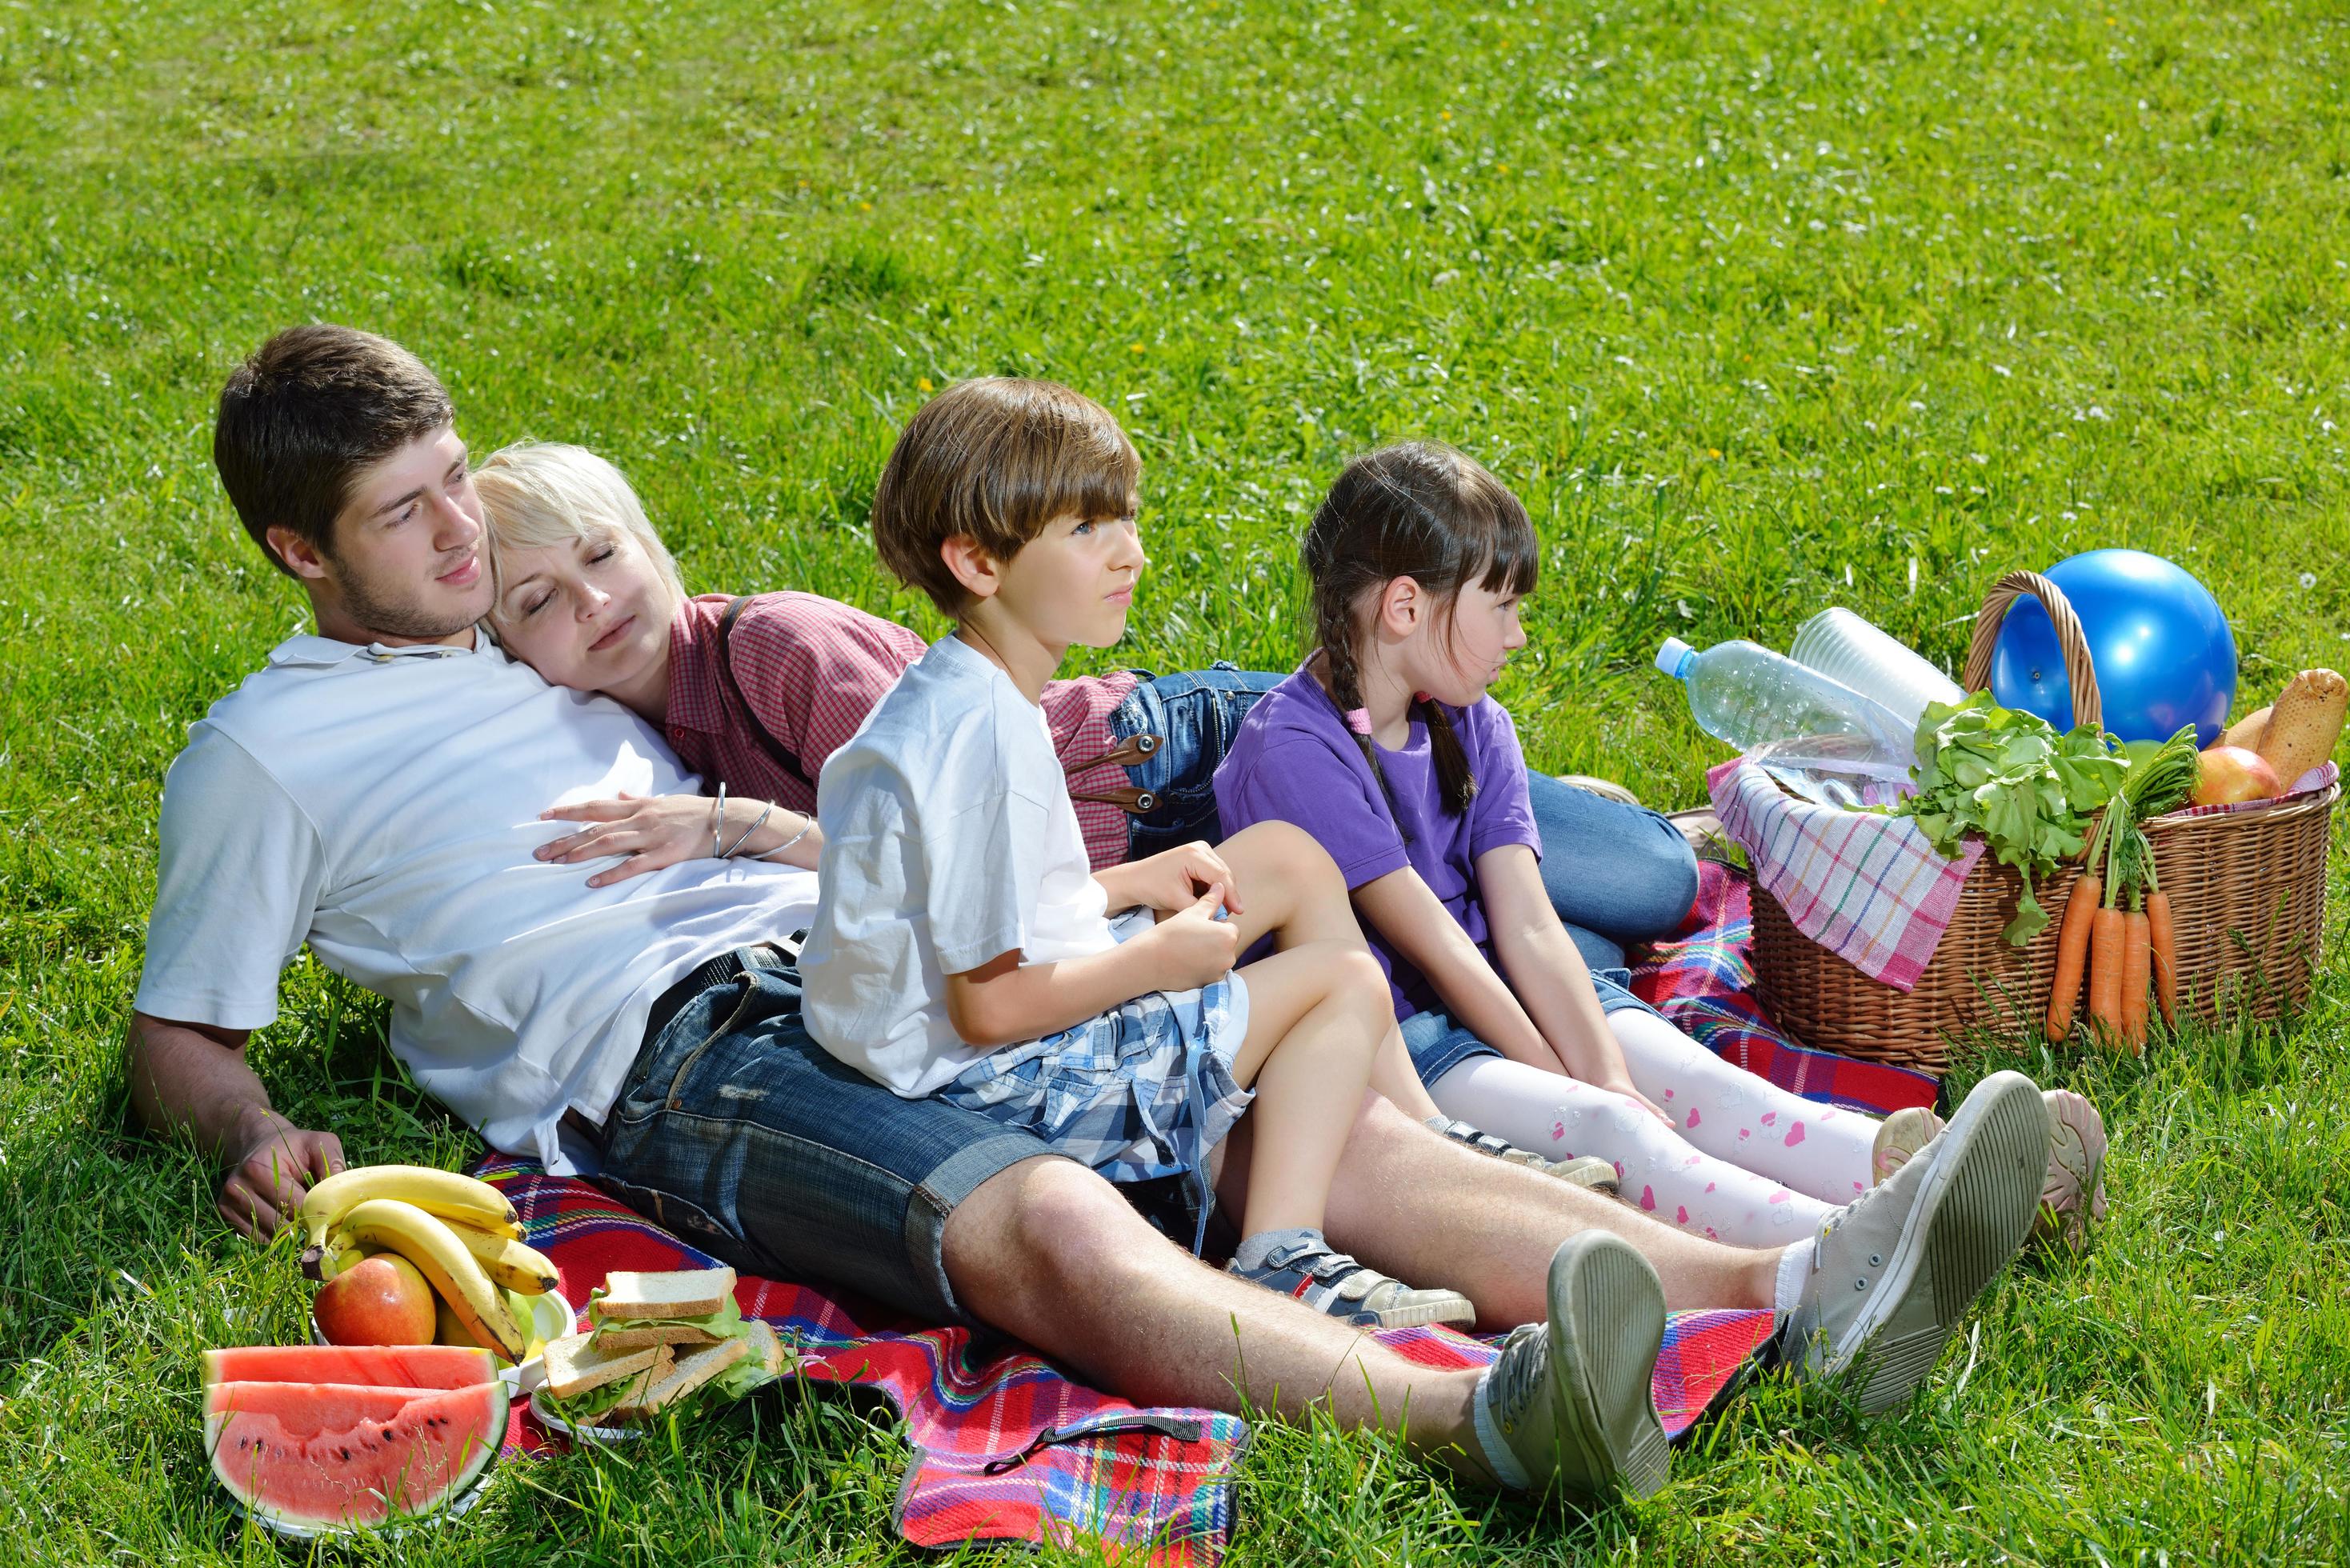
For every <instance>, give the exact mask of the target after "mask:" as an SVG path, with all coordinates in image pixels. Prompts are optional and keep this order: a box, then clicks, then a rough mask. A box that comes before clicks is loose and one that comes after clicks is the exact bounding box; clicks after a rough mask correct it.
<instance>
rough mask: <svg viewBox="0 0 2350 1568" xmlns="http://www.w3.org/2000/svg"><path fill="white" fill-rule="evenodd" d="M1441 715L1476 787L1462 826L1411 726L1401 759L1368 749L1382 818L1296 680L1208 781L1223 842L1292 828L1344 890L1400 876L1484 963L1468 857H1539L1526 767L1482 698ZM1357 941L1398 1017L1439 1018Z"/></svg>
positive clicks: (1333, 714)
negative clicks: (1416, 884) (1414, 879)
mask: <svg viewBox="0 0 2350 1568" xmlns="http://www.w3.org/2000/svg"><path fill="white" fill-rule="evenodd" d="M1450 712H1451V718H1452V732H1453V733H1454V734H1456V735H1458V736H1459V737H1460V738H1461V750H1462V751H1463V752H1464V753H1467V755H1468V758H1469V767H1470V770H1471V772H1472V773H1474V774H1476V775H1477V798H1476V799H1475V800H1473V801H1471V802H1470V803H1469V810H1468V812H1467V813H1466V814H1465V815H1464V814H1458V813H1455V812H1453V811H1452V810H1451V808H1450V807H1449V806H1448V805H1446V804H1445V802H1444V800H1443V797H1442V792H1441V791H1440V789H1439V788H1438V785H1437V778H1436V759H1435V757H1434V755H1433V754H1432V753H1431V752H1430V747H1429V740H1428V726H1426V725H1425V724H1422V723H1420V722H1419V721H1417V720H1414V721H1413V722H1412V726H1411V734H1410V736H1409V739H1407V740H1406V741H1405V742H1404V744H1403V749H1402V750H1400V751H1394V752H1391V751H1388V749H1387V748H1386V747H1385V746H1381V747H1379V748H1378V753H1379V769H1380V771H1381V772H1382V773H1384V774H1386V775H1387V781H1388V794H1391V795H1392V796H1393V799H1394V807H1393V809H1392V810H1390V809H1389V807H1388V795H1383V794H1381V793H1380V791H1379V781H1378V778H1377V777H1376V776H1375V775H1374V774H1372V773H1371V764H1370V763H1368V762H1367V761H1366V760H1365V758H1364V756H1363V750H1362V746H1361V744H1360V743H1359V742H1357V741H1356V739H1355V737H1354V735H1353V734H1352V733H1351V732H1348V730H1347V722H1346V720H1345V719H1343V718H1342V717H1340V715H1339V712H1338V705H1337V704H1336V702H1333V701H1331V700H1330V694H1329V693H1328V692H1326V691H1323V690H1322V683H1321V682H1320V681H1318V680H1315V679H1314V677H1313V676H1312V675H1310V674H1308V673H1307V672H1306V671H1305V670H1304V669H1303V668H1300V669H1299V670H1298V671H1297V673H1296V674H1295V675H1292V676H1291V677H1290V678H1289V679H1288V680H1284V681H1283V682H1282V683H1281V684H1280V685H1278V686H1276V687H1274V689H1273V690H1272V691H1268V692H1266V693H1265V694H1264V695H1263V697H1262V698H1260V699H1259V700H1258V701H1257V703H1256V706H1255V707H1253V708H1252V709H1251V710H1250V711H1249V716H1248V719H1247V721H1246V722H1244V723H1243V724H1242V725H1241V732H1240V734H1239V735H1238V736H1236V737H1235V738H1234V739H1233V741H1232V751H1231V752H1230V753H1227V754H1226V755H1225V757H1224V760H1223V763H1222V766H1220V767H1218V768H1217V769H1216V815H1218V816H1219V817H1220V818H1221V819H1222V823H1223V829H1224V831H1225V832H1226V833H1228V834H1229V833H1238V832H1239V831H1240V830H1241V829H1242V828H1243V827H1246V826H1249V825H1250V824H1251V823H1257V822H1264V821H1267V820H1277V821H1281V822H1293V823H1295V824H1296V825H1297V826H1300V827H1302V828H1304V829H1305V831H1306V832H1308V833H1310V834H1312V835H1313V836H1315V838H1316V839H1317V840H1319V841H1320V843H1321V845H1322V847H1323V848H1325V849H1326V850H1328V851H1329V852H1330V858H1331V859H1333V860H1335V861H1336V862H1337V863H1338V869H1339V871H1340V872H1341V873H1342V874H1343V875H1344V876H1345V877H1346V878H1347V887H1348V888H1359V887H1361V886H1362V885H1363V884H1364V883H1366V882H1375V881H1377V880H1378V878H1380V877H1384V876H1386V875H1387V874H1388V872H1390V871H1399V870H1401V869H1403V867H1406V866H1409V867H1411V868H1412V869H1413V870H1415V871H1417V872H1419V877H1420V880H1421V881H1423V882H1426V883H1427V884H1428V887H1429V890H1430V892H1432V893H1434V894H1435V895H1436V896H1437V898H1440V899H1441V900H1442V901H1443V904H1444V907H1445V908H1446V909H1450V910H1451V911H1452V918H1453V919H1456V920H1459V921H1460V922H1461V929H1463V930H1465V931H1467V932H1468V933H1469V938H1470V940H1471V941H1473V942H1475V943H1476V944H1477V946H1478V947H1479V948H1480V949H1481V950H1483V952H1484V954H1485V957H1486V959H1487V960H1488V961H1491V960H1492V956H1493V952H1492V944H1491V943H1490V942H1489V941H1488V940H1487V934H1486V929H1485V909H1484V906H1483V904H1482V902H1481V901H1480V900H1479V898H1478V897H1477V867H1476V862H1477V857H1479V856H1480V855H1482V854H1484V853H1485V852H1486V851H1487V850H1489V849H1492V848H1495V847H1497V846H1501V845H1504V844H1523V845H1524V846H1526V847H1528V848H1529V849H1532V850H1533V851H1534V853H1535V854H1536V855H1540V854H1541V853H1542V836H1541V834H1539V833H1538V832H1536V831H1535V829H1534V806H1533V805H1532V804H1531V803H1530V802H1529V801H1528V800H1527V798H1526V760H1525V757H1524V755H1523V753H1521V752H1520V751H1519V750H1518V730H1517V726H1516V725H1515V724H1513V723H1512V722H1510V713H1509V710H1508V709H1506V708H1504V707H1503V706H1502V705H1501V704H1500V703H1499V702H1496V701H1493V700H1492V698H1491V697H1486V698H1482V699H1481V700H1480V701H1478V702H1477V703H1476V704H1475V705H1474V706H1473V707H1470V708H1461V709H1452V710H1450ZM1399 824H1400V825H1401V826H1399ZM1364 935H1365V936H1367V937H1368V938H1369V940H1370V944H1371V951H1372V952H1374V953H1376V954H1377V955H1378V960H1379V962H1380V964H1381V965H1382V966H1384V967H1385V968H1386V970H1387V971H1388V981H1389V983H1390V984H1391V985H1392V987H1393V988H1394V992H1395V1005H1396V1016H1397V1017H1399V1018H1408V1017H1409V1016H1410V1015H1411V1014H1412V1013H1415V1012H1420V1011H1421V1010H1423V1009H1429V1008H1440V1007H1442V1006H1443V1001H1442V999H1441V998H1440V997H1439V996H1438V995H1437V994H1436V991H1435V988H1434V987H1432V986H1430V984H1429V983H1428V981H1427V980H1426V978H1425V977H1423V976H1422V975H1421V974H1420V972H1419V971H1418V970H1417V969H1415V968H1414V967H1412V964H1411V962H1410V961H1409V960H1407V959H1405V958H1404V957H1402V956H1401V955H1400V954H1399V953H1397V952H1395V951H1394V950H1392V949H1390V948H1389V947H1388V945H1387V944H1386V943H1385V942H1383V941H1381V940H1379V938H1378V935H1377V934H1376V933H1374V932H1370V931H1366V932H1365V933H1364Z"/></svg>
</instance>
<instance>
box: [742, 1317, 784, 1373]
mask: <svg viewBox="0 0 2350 1568" xmlns="http://www.w3.org/2000/svg"><path fill="white" fill-rule="evenodd" d="M748 1337H749V1339H750V1341H751V1359H752V1360H754V1361H755V1362H757V1363H758V1364H759V1366H761V1367H763V1368H764V1369H765V1371H766V1372H767V1374H768V1375H769V1376H776V1377H780V1376H783V1371H784V1366H785V1356H784V1342H783V1341H782V1340H780V1339H777V1338H776V1337H775V1325H774V1324H770V1323H768V1322H767V1321H766V1320H765V1319H764V1318H756V1317H754V1318H753V1319H752V1320H751V1332H750V1334H749V1336H748Z"/></svg>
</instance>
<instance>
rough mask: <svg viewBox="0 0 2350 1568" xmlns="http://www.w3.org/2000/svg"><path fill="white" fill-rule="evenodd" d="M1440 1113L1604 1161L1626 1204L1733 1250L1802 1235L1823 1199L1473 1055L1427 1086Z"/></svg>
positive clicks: (1642, 1119)
mask: <svg viewBox="0 0 2350 1568" xmlns="http://www.w3.org/2000/svg"><path fill="white" fill-rule="evenodd" d="M1430 1092H1431V1093H1432V1094H1433V1095H1434V1096H1435V1098H1436V1103H1437V1104H1438V1105H1439V1106H1441V1107H1443V1110H1444V1113H1445V1114H1446V1115H1447V1116H1458V1117H1460V1118H1461V1120H1462V1121H1466V1122H1473V1123H1475V1124H1476V1125H1477V1126H1478V1127H1482V1128H1484V1129H1485V1130H1486V1131H1487V1132H1490V1133H1494V1134H1497V1135H1498V1136H1500V1137H1505V1138H1508V1139H1509V1140H1510V1141H1511V1142H1512V1143H1514V1144H1516V1145H1518V1146H1519V1147H1522V1148H1531V1149H1534V1150H1537V1151H1539V1152H1540V1153H1542V1154H1544V1155H1547V1156H1548V1157H1549V1158H1553V1159H1568V1158H1573V1157H1574V1156H1575V1155H1582V1154H1596V1155H1598V1156H1599V1157H1601V1158H1604V1159H1608V1160H1612V1161H1613V1162H1614V1163H1615V1166H1616V1168H1617V1172H1618V1173H1619V1174H1620V1175H1621V1177H1622V1179H1623V1195H1624V1199H1625V1201H1626V1202H1627V1203H1631V1204H1634V1205H1636V1206H1638V1208H1640V1209H1642V1210H1646V1211H1648V1213H1650V1214H1653V1215H1654V1216H1655V1217H1656V1218H1658V1219H1659V1220H1666V1221H1668V1222H1669V1223H1670V1224H1672V1225H1675V1226H1677V1227H1679V1229H1681V1230H1684V1231H1690V1232H1692V1233H1694V1234H1697V1235H1700V1236H1705V1237H1708V1238H1710V1239H1711V1240H1713V1241H1726V1242H1729V1243H1730V1244H1731V1245H1732V1246H1738V1247H1783V1246H1785V1245H1787V1244H1788V1243H1789V1242H1792V1241H1803V1240H1805V1239H1807V1238H1809V1237H1810V1236H1811V1234H1812V1232H1813V1231H1814V1229H1816V1228H1817V1226H1818V1225H1819V1222H1820V1220H1822V1219H1823V1218H1825V1215H1826V1214H1827V1211H1828V1208H1829V1205H1827V1204H1825V1203H1822V1202H1819V1201H1817V1200H1816V1199H1812V1198H1808V1197H1805V1196H1804V1195H1803V1194H1801V1193H1798V1192H1793V1191H1790V1190H1788V1189H1787V1188H1785V1187H1784V1186H1783V1185H1782V1184H1780V1183H1779V1182H1776V1181H1773V1180H1771V1179H1767V1178H1765V1177H1762V1176H1757V1175H1755V1174H1754V1173H1753V1172H1752V1171H1749V1170H1743V1169H1741V1168H1738V1167H1737V1166H1734V1165H1731V1164H1730V1163H1729V1162H1728V1161H1726V1160H1721V1159H1717V1158H1713V1157H1712V1156H1711V1155H1707V1154H1705V1153H1702V1152H1700V1150H1698V1149H1695V1148H1692V1147H1690V1146H1689V1145H1688V1144H1687V1143H1684V1142H1683V1141H1682V1140H1681V1139H1680V1138H1679V1137H1677V1136H1675V1134H1674V1132H1673V1130H1672V1129H1671V1128H1670V1127H1666V1126H1665V1125H1664V1124H1663V1123H1662V1122H1660V1121H1659V1120H1658V1119H1657V1118H1656V1117H1655V1116H1651V1115H1650V1114H1649V1113H1648V1110H1647V1109H1645V1108H1644V1107H1642V1106H1638V1105H1636V1104H1634V1103H1633V1102H1632V1101H1630V1100H1627V1099H1625V1098H1623V1097H1622V1096H1616V1095H1611V1094H1607V1093H1606V1092H1605V1091H1604V1090H1600V1089H1595V1088H1593V1087H1592V1086H1591V1085H1588V1084H1584V1083H1579V1082H1577V1081H1576V1080H1575V1079H1573V1078H1569V1077H1566V1076H1565V1075H1563V1074H1558V1073H1552V1072H1546V1071H1544V1069H1542V1068H1540V1067H1530V1066H1528V1065H1526V1064H1524V1063H1523V1062H1513V1061H1510V1060H1508V1059H1507V1058H1505V1057H1500V1056H1474V1057H1471V1058H1470V1059H1469V1060H1468V1061H1465V1062H1463V1063H1461V1064H1460V1065H1458V1066H1456V1067H1454V1068H1452V1069H1451V1071H1449V1072H1447V1073H1446V1074H1445V1075H1443V1076H1442V1077H1441V1078H1439V1079H1438V1080H1437V1081H1436V1083H1435V1084H1434V1085H1432V1087H1431V1091H1430Z"/></svg>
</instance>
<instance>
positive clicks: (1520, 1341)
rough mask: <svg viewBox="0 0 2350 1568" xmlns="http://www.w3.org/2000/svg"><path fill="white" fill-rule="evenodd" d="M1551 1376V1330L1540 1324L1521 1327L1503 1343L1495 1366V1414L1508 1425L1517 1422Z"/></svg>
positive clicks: (1512, 1332)
mask: <svg viewBox="0 0 2350 1568" xmlns="http://www.w3.org/2000/svg"><path fill="white" fill-rule="evenodd" d="M1549 1375H1550V1337H1549V1331H1548V1330H1547V1329H1545V1328H1544V1326H1543V1325H1542V1324H1538V1323H1524V1324H1519V1325H1518V1326H1517V1327H1515V1328H1513V1329H1512V1330H1511V1331H1510V1336H1509V1337H1508V1338H1507V1339H1505V1340H1503V1341H1502V1355H1501V1359H1500V1360H1498V1361H1496V1362H1494V1363H1493V1375H1492V1389H1493V1413H1494V1414H1495V1415H1496V1416H1497V1417H1500V1418H1501V1419H1502V1420H1503V1422H1505V1423H1514V1422H1515V1421H1516V1420H1517V1419H1518V1417H1520V1416H1522V1415H1523V1414H1524V1413H1525V1408H1526V1407H1527V1406H1528V1405H1529V1404H1531V1403H1533V1401H1534V1396H1535V1395H1536V1394H1538V1393H1540V1392H1541V1391H1542V1389H1543V1386H1544V1384H1545V1383H1546V1382H1547V1381H1548V1379H1549Z"/></svg>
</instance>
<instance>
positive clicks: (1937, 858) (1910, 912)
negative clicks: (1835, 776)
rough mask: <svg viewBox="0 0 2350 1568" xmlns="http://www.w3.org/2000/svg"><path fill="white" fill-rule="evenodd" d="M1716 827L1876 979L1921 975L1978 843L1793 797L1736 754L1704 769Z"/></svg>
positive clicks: (1828, 943)
mask: <svg viewBox="0 0 2350 1568" xmlns="http://www.w3.org/2000/svg"><path fill="white" fill-rule="evenodd" d="M1705 784H1706V789H1707V792H1708V793H1709V794H1711V795H1712V796H1713V811H1714V815H1717V816H1719V817H1721V826H1722V830H1723V831H1724V832H1726V833H1728V834H1729V835H1730V836H1731V837H1732V838H1734V839H1736V840H1737V841H1738V842H1739V843H1740V844H1741V845H1742V846H1745V849H1746V855H1747V858H1748V859H1749V860H1751V861H1752V863H1753V866H1754V878H1755V880H1756V881H1758V882H1760V883H1762V884H1763V887H1765V888H1769V889H1770V890H1771V896H1772V897H1773V898H1776V899H1778V900H1779V903H1780V905H1781V907H1782V908H1783V909H1785V910H1786V911H1787V919H1789V920H1790V921H1791V922H1793V924H1794V928H1795V929H1797V930H1799V931H1801V932H1803V933H1804V935H1805V936H1807V937H1809V938H1811V939H1812V940H1814V941H1815V942H1817V943H1819V944H1820V945H1821V946H1822V947H1824V948H1825V949H1827V950H1829V951H1830V952H1833V953H1835V955H1836V956H1837V957H1838V958H1841V959H1843V960H1845V961H1846V962H1848V963H1850V964H1851V965H1852V966H1853V968H1855V969H1856V970H1858V971H1860V972H1861V973H1863V974H1865V975H1867V976H1868V977H1870V978H1871V979H1872V980H1881V981H1884V982H1885V983H1886V984H1887V985H1889V986H1892V987H1894V988H1895V989H1897V990H1899V991H1908V990H1909V989H1910V988H1911V987H1912V986H1914V985H1916V984H1917V983H1918V976H1919V975H1921V974H1923V973H1924V972H1925V971H1926V966H1927V965H1928V964H1929V963H1930V962H1932V961H1933V958H1934V949H1935V948H1936V947H1938V946H1939V945H1940V943H1941V940H1942V932H1943V931H1944V930H1946V929H1949V927H1950V916H1951V915H1952V914H1953V913H1955V912H1956V911H1957V909H1958V907H1959V894H1960V892H1961V891H1962V890H1963V889H1964V888H1965V887H1966V885H1967V873H1968V872H1970V871H1972V870H1973V869H1974V868H1975V862H1976V861H1978V860H1980V859H1981V858H1982V853H1983V843H1982V840H1981V839H1980V838H1977V839H1972V840H1970V841H1969V843H1968V844H1967V846H1966V847H1965V848H1964V849H1963V850H1961V851H1960V854H1959V857H1958V858H1956V859H1955V860H1953V859H1948V858H1945V857H1944V856H1943V854H1942V852H1941V851H1940V850H1939V849H1937V848H1935V847H1934V844H1933V841H1932V840H1931V839H1929V838H1928V837H1927V836H1926V834H1925V830H1924V829H1922V828H1920V827H1919V826H1918V825H1917V823H1915V822H1913V821H1911V820H1910V819H1909V818H1908V817H1906V816H1880V815H1877V813H1875V812H1868V811H1846V809H1844V808H1843V807H1841V806H1834V805H1818V804H1816V803H1814V802H1812V801H1808V800H1798V799H1796V798H1795V797H1794V796H1793V795H1790V794H1787V793H1786V792H1785V791H1784V790H1783V789H1781V788H1780V787H1779V786H1778V785H1777V784H1774V783H1773V782H1772V779H1771V775H1770V774H1766V773H1764V772H1763V770H1762V769H1761V768H1758V767H1756V766H1755V765H1754V764H1752V763H1749V762H1746V761H1744V760H1743V759H1741V758H1732V759H1731V761H1729V762H1726V763H1722V764H1721V766H1719V767H1717V768H1714V769H1712V770H1711V772H1709V773H1708V774H1706V775H1705Z"/></svg>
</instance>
